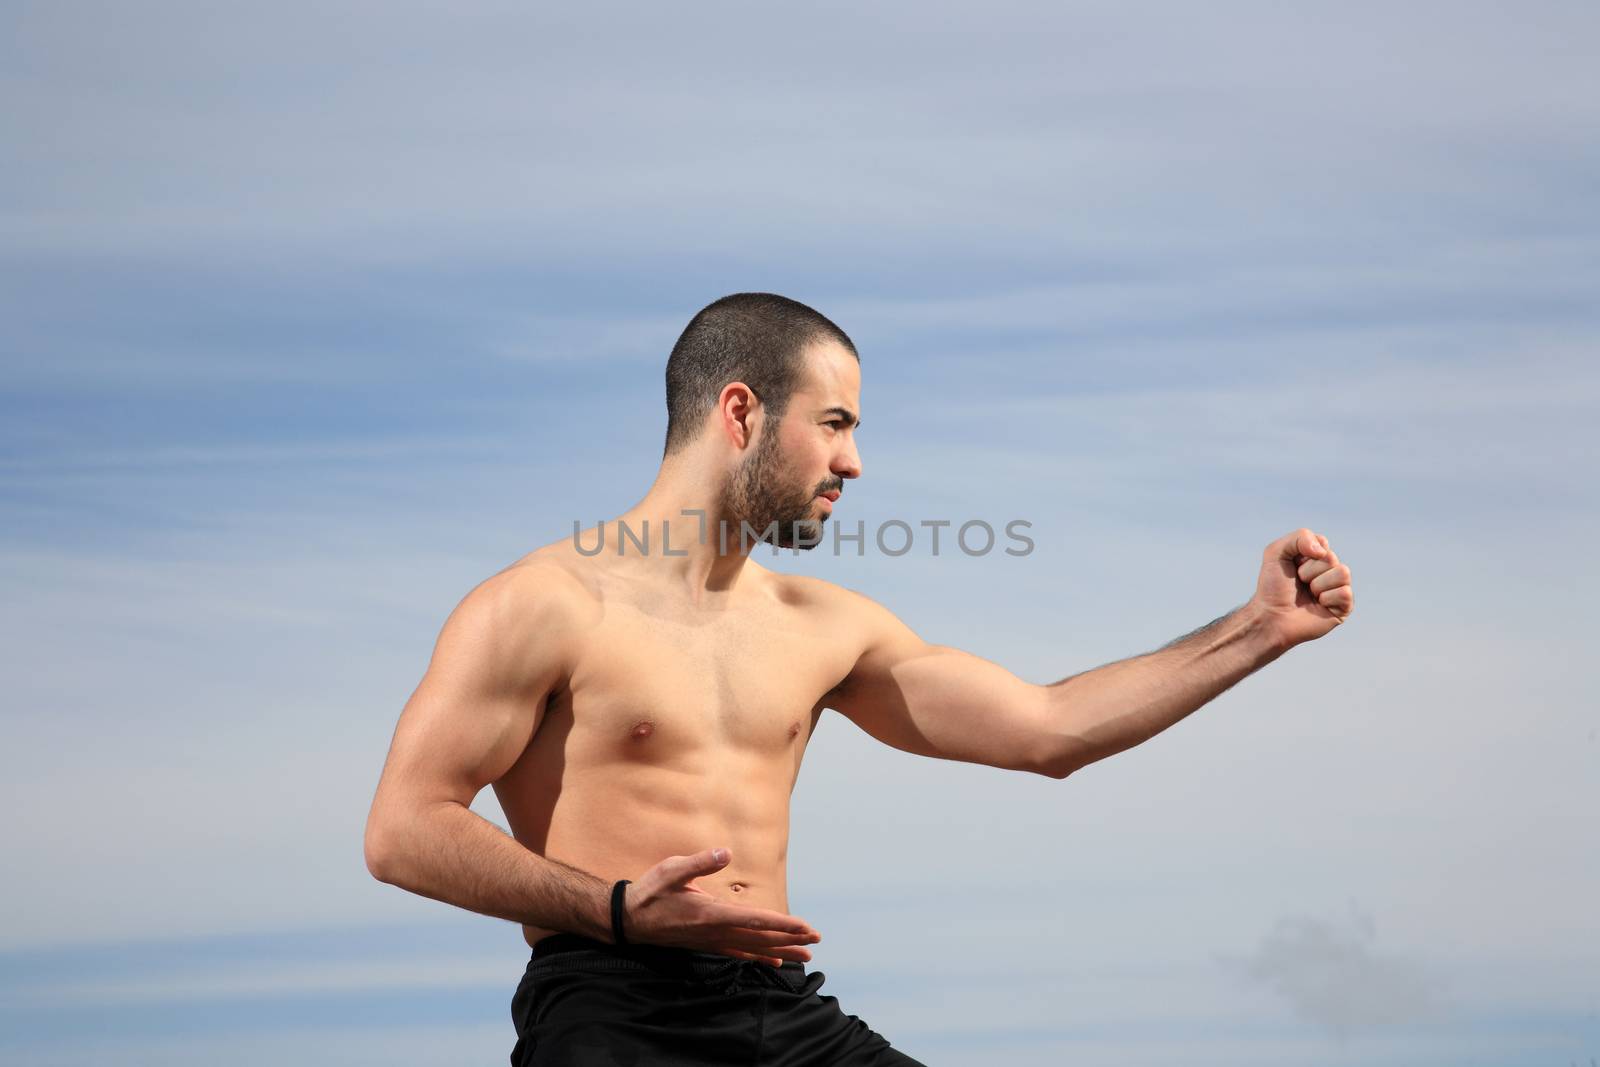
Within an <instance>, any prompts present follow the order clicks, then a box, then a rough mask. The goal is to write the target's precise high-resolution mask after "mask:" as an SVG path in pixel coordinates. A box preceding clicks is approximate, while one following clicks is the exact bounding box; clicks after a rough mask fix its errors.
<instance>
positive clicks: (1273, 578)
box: [1254, 526, 1355, 648]
mask: <svg viewBox="0 0 1600 1067" xmlns="http://www.w3.org/2000/svg"><path fill="white" fill-rule="evenodd" d="M1254 600H1255V602H1256V604H1257V606H1258V607H1260V608H1261V609H1262V611H1263V614H1264V615H1265V617H1266V619H1267V620H1268V624H1269V625H1270V626H1272V627H1273V629H1274V631H1275V632H1276V633H1277V635H1278V636H1279V638H1280V639H1281V640H1282V641H1283V645H1284V647H1285V648H1290V647H1293V646H1294V645H1298V644H1300V643H1302V642H1305V641H1314V640H1316V639H1317V638H1319V637H1321V636H1322V635H1323V634H1325V633H1327V632H1329V631H1330V630H1332V629H1333V628H1334V627H1336V626H1338V625H1339V624H1341V623H1343V622H1344V621H1345V620H1346V619H1348V618H1349V617H1350V612H1351V611H1352V610H1353V609H1354V607H1355V593H1354V591H1353V590H1352V589H1351V586H1350V568H1349V566H1347V565H1346V564H1343V563H1341V562H1339V557H1338V556H1337V555H1336V554H1335V553H1334V551H1333V549H1332V548H1331V547H1330V546H1329V545H1328V539H1327V538H1326V537H1323V536H1322V535H1321V534H1318V533H1313V532H1312V531H1310V530H1308V529H1306V528H1305V527H1303V526H1302V527H1301V528H1300V529H1298V530H1296V531H1294V532H1293V533H1291V534H1288V535H1286V536H1284V537H1280V538H1279V539H1278V540H1276V541H1274V542H1272V544H1270V545H1268V546H1267V548H1266V551H1265V552H1264V553H1263V554H1262V560H1261V577H1260V580H1259V581H1258V582H1257V583H1256V595H1255V597H1254Z"/></svg>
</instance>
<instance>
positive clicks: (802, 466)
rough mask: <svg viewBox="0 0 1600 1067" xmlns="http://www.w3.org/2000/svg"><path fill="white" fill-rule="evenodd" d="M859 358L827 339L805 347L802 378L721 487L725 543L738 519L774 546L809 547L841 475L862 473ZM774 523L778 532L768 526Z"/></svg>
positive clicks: (734, 538) (818, 535)
mask: <svg viewBox="0 0 1600 1067" xmlns="http://www.w3.org/2000/svg"><path fill="white" fill-rule="evenodd" d="M860 396H861V365H860V364H859V363H858V362H857V361H856V358H855V357H854V356H852V355H851V354H850V352H849V350H848V349H846V348H844V347H843V346H842V345H839V344H836V343H833V342H827V343H818V344H814V345H812V346H811V347H810V348H809V349H807V352H806V373H805V375H804V381H803V383H802V384H801V385H800V386H799V387H798V388H796V389H795V391H794V393H793V394H792V395H791V396H790V397H789V406H788V409H787V410H786V411H785V412H784V415H783V418H782V419H780V420H777V421H776V422H774V421H773V420H772V419H771V418H770V417H768V418H763V419H762V422H761V427H760V429H759V430H758V431H757V435H756V441H755V443H754V445H753V446H752V451H751V453H750V455H749V456H748V458H746V459H745V461H744V462H743V463H742V464H741V465H740V466H739V468H738V469H737V470H736V471H734V474H733V477H732V479H731V481H730V483H729V487H728V492H727V503H728V514H729V518H730V527H729V530H728V543H729V544H730V545H731V544H736V543H739V542H738V539H739V537H740V535H741V534H742V533H743V530H742V528H741V527H739V525H738V524H739V523H740V522H745V523H748V524H749V525H750V528H751V530H752V531H754V532H753V533H751V534H745V535H744V536H745V537H746V538H749V539H754V538H757V537H759V538H760V541H762V542H767V543H771V544H775V545H777V546H778V547H780V548H801V549H809V548H814V547H816V545H817V544H818V543H819V542H820V541H821V540H822V524H823V523H824V522H825V521H827V518H828V516H829V515H830V514H832V511H833V504H832V503H831V502H830V501H829V500H828V499H827V498H826V497H825V496H824V494H827V495H828V496H837V495H838V493H839V491H840V490H841V489H842V488H843V486H844V480H845V479H846V478H859V477H860V476H861V457H860V455H859V453H858V452H857V451H856V445H855V427H856V425H857V423H858V421H859V412H860V409H861V401H860ZM772 523H777V530H776V534H775V536H774V535H769V534H768V527H769V526H770V525H771V524H772Z"/></svg>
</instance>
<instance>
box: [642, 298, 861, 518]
mask: <svg viewBox="0 0 1600 1067" xmlns="http://www.w3.org/2000/svg"><path fill="white" fill-rule="evenodd" d="M860 393H861V368H860V357H859V356H858V355H857V354H856V350H855V345H854V344H852V343H851V341H850V338H849V337H847V336H846V335H845V333H844V331H843V330H841V329H839V327H837V326H835V325H834V324H833V323H832V322H830V321H829V320H828V319H827V318H825V317H824V316H823V315H821V314H820V313H818V312H816V311H814V310H812V309H811V308H809V307H806V306H805V305H804V304H801V303H797V302H796V301H793V300H789V299H787V298H786V297H781V296H776V295H774V294H771V293H736V294H734V295H732V296H725V297H723V298H722V299H721V300H718V301H716V302H715V303H712V304H709V305H707V306H706V307H705V308H702V309H701V310H700V312H699V313H698V314H696V315H695V317H694V318H693V319H691V320H690V321H689V325H688V327H687V328H685V329H684V331H683V334H682V336H680V337H679V338H678V343H677V344H676V345H674V346H673V349H672V356H671V358H669V359H668V361H667V443H666V456H667V457H668V458H670V457H672V456H674V455H676V454H679V453H682V452H684V451H686V450H688V449H690V448H691V447H693V446H697V445H698V446H702V447H706V448H708V449H709V452H710V458H711V459H712V460H713V461H714V462H715V463H716V464H717V465H719V466H720V467H721V469H722V470H723V472H724V475H725V477H724V483H723V485H722V487H721V492H722V504H723V510H724V514H725V515H726V516H727V518H728V521H729V529H728V540H729V543H730V544H732V543H735V542H736V541H737V539H738V537H739V534H740V527H739V524H740V523H741V522H745V523H748V524H749V525H750V527H751V528H752V529H754V530H755V531H757V534H758V535H761V534H764V532H765V531H766V530H767V529H768V527H769V526H770V525H771V524H772V523H777V536H776V537H774V538H766V537H763V540H772V541H773V543H775V544H778V545H781V546H785V547H788V546H793V547H798V548H809V547H811V546H812V545H814V544H815V543H816V542H817V541H818V540H820V538H821V527H822V522H823V520H825V519H826V518H827V516H828V514H829V513H830V511H831V505H830V504H829V503H828V502H826V501H824V500H820V499H818V497H819V495H821V494H824V493H831V492H832V493H836V492H837V491H838V490H839V489H840V487H841V486H842V485H843V484H844V479H846V478H856V477H859V476H860V474H861V460H860V456H859V455H858V454H857V452H856V447H855V441H854V433H853V431H854V428H855V426H856V425H857V424H858V422H859V417H858V412H859V410H860ZM708 435H710V436H709V437H708Z"/></svg>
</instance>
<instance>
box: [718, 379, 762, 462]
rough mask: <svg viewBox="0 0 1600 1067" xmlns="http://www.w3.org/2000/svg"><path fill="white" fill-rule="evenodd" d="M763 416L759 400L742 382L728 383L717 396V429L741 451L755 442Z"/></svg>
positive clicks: (753, 391) (752, 390)
mask: <svg viewBox="0 0 1600 1067" xmlns="http://www.w3.org/2000/svg"><path fill="white" fill-rule="evenodd" d="M764 416H765V412H764V410H763V406H762V403H761V398H760V397H758V396H756V393H755V390H754V389H751V388H750V387H749V386H748V385H746V384H744V383H743V382H729V383H728V384H727V385H725V386H723V387H722V392H720V393H718V394H717V427H718V429H720V430H721V431H722V432H723V433H724V434H726V435H727V438H728V443H729V444H731V445H733V447H735V448H737V449H740V450H741V451H742V450H743V449H746V448H749V447H750V443H751V441H753V440H755V436H756V433H757V432H758V430H759V429H760V426H761V423H762V420H763V418H764Z"/></svg>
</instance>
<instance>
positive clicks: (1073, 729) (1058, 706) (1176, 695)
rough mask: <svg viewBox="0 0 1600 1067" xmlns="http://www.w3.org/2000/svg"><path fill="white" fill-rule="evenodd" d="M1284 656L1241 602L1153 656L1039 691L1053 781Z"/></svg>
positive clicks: (1130, 743)
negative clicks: (1043, 696) (1051, 748)
mask: <svg viewBox="0 0 1600 1067" xmlns="http://www.w3.org/2000/svg"><path fill="white" fill-rule="evenodd" d="M1284 651H1285V650H1284V648H1283V647H1282V645H1281V644H1280V643H1279V642H1278V641H1277V640H1276V639H1275V637H1274V636H1273V635H1272V634H1271V633H1270V632H1269V631H1268V628H1267V627H1266V626H1265V625H1264V624H1263V620H1262V616H1261V614H1260V613H1259V612H1258V611H1257V609H1256V608H1255V607H1254V606H1253V605H1252V604H1246V605H1244V606H1243V607H1240V608H1238V609H1236V610H1234V611H1232V612H1230V613H1229V614H1227V615H1224V616H1223V617H1222V618H1220V619H1217V620H1215V621H1213V622H1211V623H1208V624H1207V625H1205V626H1203V627H1201V628H1200V629H1198V630H1196V631H1194V632H1193V633H1190V634H1186V635H1185V636H1183V637H1180V638H1178V639H1177V640H1176V641H1172V642H1170V643H1168V644H1167V645H1164V646H1163V647H1161V648H1160V649H1157V650H1156V651H1154V652H1150V653H1147V654H1145V655H1142V656H1135V657H1133V658H1131V659H1125V660H1119V661H1118V662H1116V663H1109V664H1106V665H1105V666H1104V667H1097V668H1095V669H1094V670H1091V671H1085V672H1084V673H1082V674H1075V675H1073V676H1072V677H1070V678H1063V679H1062V680H1061V681H1059V682H1055V683H1053V684H1052V685H1049V686H1047V687H1045V688H1046V692H1047V700H1048V704H1049V710H1050V720H1051V723H1052V737H1053V739H1054V740H1055V742H1056V750H1055V758H1054V760H1053V761H1052V771H1053V772H1054V776H1055V777H1065V776H1066V775H1067V774H1069V773H1071V772H1072V771H1074V770H1076V769H1078V768H1080V767H1083V766H1085V765H1087V764H1090V763H1093V762H1095V761H1096V760H1102V759H1105V758H1106V757H1107V756H1111V755H1115V754H1116V753H1118V752H1121V751H1123V750H1125V749H1129V748H1132V747H1133V746H1134V745H1137V744H1139V743H1140V742H1142V741H1146V740H1148V739H1150V738H1151V737H1154V736H1155V735H1156V734H1158V733H1160V732H1161V731H1162V730H1165V729H1166V728H1167V727H1169V726H1171V725H1173V724H1174V723H1176V722H1178V721H1180V720H1181V719H1183V718H1184V717H1186V716H1187V715H1189V714H1190V713H1191V712H1193V711H1194V710H1195V709H1197V708H1199V707H1201V706H1202V705H1204V704H1206V703H1207V702H1209V701H1210V700H1212V699H1213V698H1215V697H1216V696H1218V695H1219V694H1221V693H1223V692H1225V691H1226V690H1227V689H1229V688H1231V687H1232V686H1233V685H1234V684H1235V683H1236V682H1238V681H1239V680H1240V679H1242V678H1244V677H1245V676H1246V675H1249V674H1252V673H1254V672H1255V671H1257V670H1259V669H1260V668H1262V667H1264V666H1266V665H1267V664H1268V663H1271V662H1272V661H1273V660H1275V659H1277V658H1278V657H1279V656H1281V655H1282V654H1283V652H1284Z"/></svg>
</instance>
